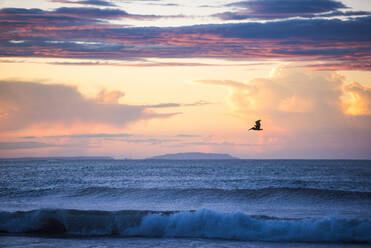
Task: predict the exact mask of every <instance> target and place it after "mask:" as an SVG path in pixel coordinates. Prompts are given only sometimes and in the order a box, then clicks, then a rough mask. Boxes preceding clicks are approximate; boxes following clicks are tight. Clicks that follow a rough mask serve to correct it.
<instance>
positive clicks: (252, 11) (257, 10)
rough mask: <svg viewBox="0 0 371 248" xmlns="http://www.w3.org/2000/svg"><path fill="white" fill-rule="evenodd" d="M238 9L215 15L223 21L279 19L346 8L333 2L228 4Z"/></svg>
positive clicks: (254, 0)
mask: <svg viewBox="0 0 371 248" xmlns="http://www.w3.org/2000/svg"><path fill="white" fill-rule="evenodd" d="M227 6H232V7H238V10H237V11H230V12H224V13H219V14H216V15H215V16H217V17H219V18H221V19H223V20H245V19H264V20H270V19H281V18H290V17H309V16H313V15H315V14H321V13H326V12H330V11H336V10H338V9H342V8H347V7H346V6H345V5H344V4H343V3H341V2H339V1H334V0H300V1H297V0H249V1H241V2H235V3H231V4H228V5H227Z"/></svg>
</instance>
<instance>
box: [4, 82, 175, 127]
mask: <svg viewBox="0 0 371 248" xmlns="http://www.w3.org/2000/svg"><path fill="white" fill-rule="evenodd" d="M105 94H106V95H107V93H105ZM114 95H115V94H114ZM113 98H114V97H113ZM0 106H1V107H0V131H7V130H17V129H23V128H27V127H30V126H32V125H42V124H44V125H45V124H48V125H49V126H50V125H53V124H58V123H59V124H63V125H67V126H72V125H77V124H82V123H83V124H84V125H86V126H93V125H97V124H103V125H110V126H114V127H124V126H125V125H127V124H128V123H129V122H133V121H137V120H143V119H150V118H165V117H170V116H172V115H174V114H175V113H168V114H158V113H155V112H152V111H149V110H147V109H146V108H144V107H141V106H132V105H125V104H119V103H117V102H106V103H102V102H101V100H97V99H89V98H86V97H84V96H83V95H81V94H80V93H79V92H78V91H77V89H76V88H73V87H70V86H66V85H47V84H40V83H31V82H17V81H1V82H0Z"/></svg>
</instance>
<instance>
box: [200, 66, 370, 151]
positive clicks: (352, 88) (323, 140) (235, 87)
mask: <svg viewBox="0 0 371 248" xmlns="http://www.w3.org/2000/svg"><path fill="white" fill-rule="evenodd" d="M198 82H199V83H202V84H209V85H215V86H221V87H226V88H229V89H230V94H229V95H228V98H227V101H228V103H229V105H230V106H231V108H232V110H233V111H234V112H235V113H236V114H238V116H240V117H241V118H243V119H246V121H247V122H248V123H250V125H251V126H252V125H253V124H254V121H255V120H257V119H262V125H263V129H264V132H263V133H261V134H260V135H261V136H262V137H266V138H267V139H268V140H269V138H270V137H274V138H275V140H277V141H276V142H275V144H276V145H275V147H274V149H273V148H269V146H267V147H266V148H265V149H266V150H263V151H262V152H263V153H265V154H270V155H272V154H276V155H277V154H280V155H279V156H280V157H282V154H288V156H292V155H293V154H295V156H298V157H312V158H321V157H322V158H324V157H326V156H327V158H329V157H337V156H340V157H342V158H345V157H346V156H348V155H349V156H353V157H363V158H365V157H368V156H369V152H370V151H369V147H370V145H371V142H370V140H371V127H370V125H369V123H370V121H371V111H370V110H371V104H370V103H371V88H368V87H366V86H363V85H361V84H359V83H353V84H350V85H345V79H344V78H342V77H341V76H339V75H338V74H336V73H329V72H313V71H312V72H308V71H304V70H293V69H291V70H288V69H282V68H281V69H278V70H277V71H276V72H275V73H274V74H273V76H272V77H267V78H255V79H252V80H250V81H248V82H246V83H243V82H234V81H220V80H202V81H198ZM349 94H350V95H351V97H350V100H349V99H348V100H344V99H345V97H346V96H348V95H349ZM247 128H249V126H247ZM254 134H255V133H250V136H251V137H252V138H253V137H255V136H254ZM275 149H278V150H275ZM290 154H291V155H290Z"/></svg>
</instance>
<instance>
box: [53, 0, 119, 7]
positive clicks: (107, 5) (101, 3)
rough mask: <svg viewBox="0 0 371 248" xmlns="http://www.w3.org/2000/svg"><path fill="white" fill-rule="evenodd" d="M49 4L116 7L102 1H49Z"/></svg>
mask: <svg viewBox="0 0 371 248" xmlns="http://www.w3.org/2000/svg"><path fill="white" fill-rule="evenodd" d="M51 2H55V3H69V4H82V5H97V6H106V7H112V6H116V5H115V4H113V3H111V2H109V1H104V0H80V1H70V0H51Z"/></svg>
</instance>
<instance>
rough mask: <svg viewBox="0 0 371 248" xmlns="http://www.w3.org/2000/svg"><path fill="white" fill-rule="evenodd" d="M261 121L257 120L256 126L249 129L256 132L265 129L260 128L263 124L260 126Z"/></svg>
mask: <svg viewBox="0 0 371 248" xmlns="http://www.w3.org/2000/svg"><path fill="white" fill-rule="evenodd" d="M260 122H261V120H257V121H255V126H253V127H252V128H250V129H249V131H250V130H255V131H261V130H263V129H261V128H260V126H261V124H260Z"/></svg>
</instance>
